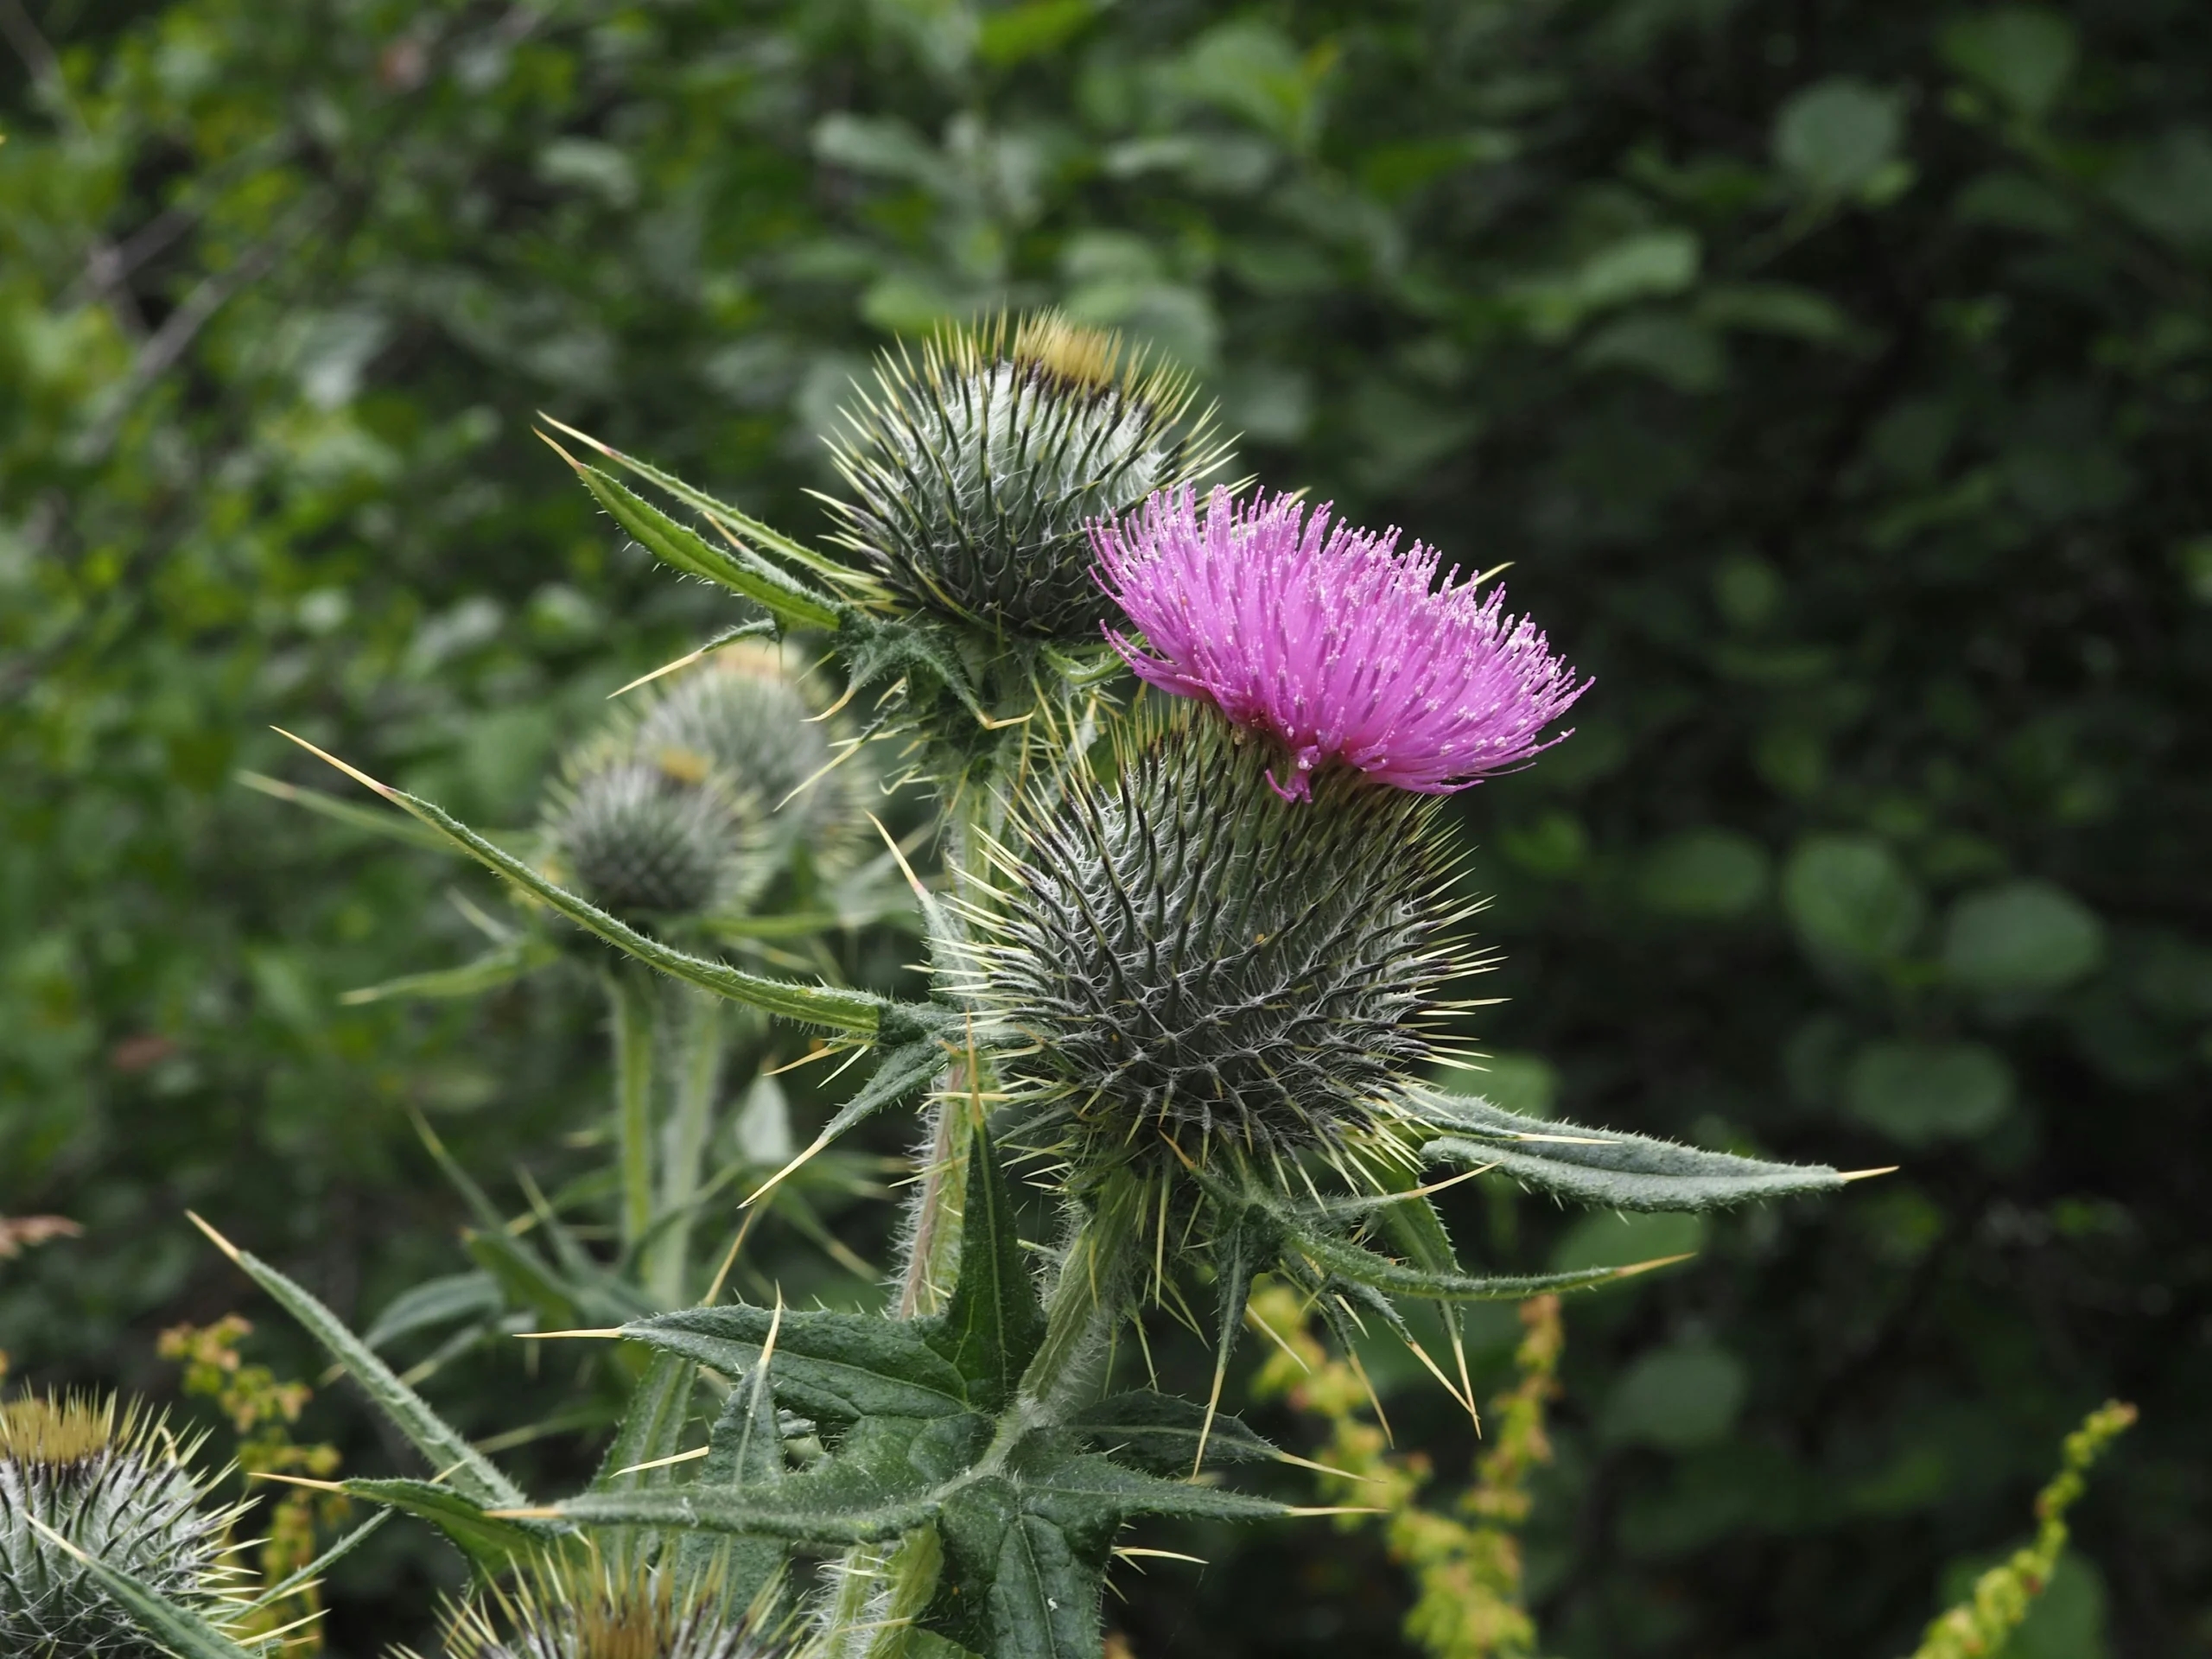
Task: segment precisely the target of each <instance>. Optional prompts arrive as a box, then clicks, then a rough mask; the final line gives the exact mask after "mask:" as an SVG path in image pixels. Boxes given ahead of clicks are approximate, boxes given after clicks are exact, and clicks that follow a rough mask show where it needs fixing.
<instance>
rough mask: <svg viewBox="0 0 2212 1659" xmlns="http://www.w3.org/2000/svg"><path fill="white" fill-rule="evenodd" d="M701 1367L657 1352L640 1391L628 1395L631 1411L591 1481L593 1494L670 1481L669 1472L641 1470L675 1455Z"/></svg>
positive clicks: (681, 1437)
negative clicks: (644, 1464) (646, 1464)
mask: <svg viewBox="0 0 2212 1659" xmlns="http://www.w3.org/2000/svg"><path fill="white" fill-rule="evenodd" d="M698 1375H699V1368H698V1367H697V1366H696V1365H695V1364H693V1363H691V1361H690V1360H688V1359H685V1358H683V1357H681V1356H679V1355H676V1354H671V1353H666V1352H662V1353H658V1354H655V1355H654V1356H653V1363H652V1364H651V1365H650V1366H648V1367H647V1368H646V1370H645V1376H642V1377H640V1378H639V1381H638V1386H637V1387H636V1388H634V1389H632V1390H631V1391H630V1408H629V1409H628V1410H627V1411H626V1412H625V1413H624V1414H623V1415H622V1427H620V1428H619V1429H617V1430H616V1431H615V1433H614V1440H613V1443H612V1444H611V1445H609V1446H607V1455H606V1456H605V1457H604V1458H602V1459H600V1465H599V1472H598V1473H597V1474H595V1475H594V1476H593V1477H592V1483H591V1484H592V1490H593V1491H616V1490H621V1489H626V1488H631V1487H639V1486H664V1485H667V1484H669V1482H670V1481H671V1480H672V1479H673V1478H674V1476H673V1474H672V1472H671V1471H670V1470H669V1469H667V1468H660V1469H646V1470H640V1469H638V1468H637V1465H639V1464H641V1463H658V1462H659V1461H660V1460H661V1459H664V1458H667V1457H671V1456H673V1455H674V1454H675V1452H676V1451H677V1446H678V1445H679V1444H680V1443H681V1441H682V1440H683V1425H684V1424H685V1423H686V1422H688V1421H690V1415H691V1389H692V1385H693V1383H696V1381H697V1379H698Z"/></svg>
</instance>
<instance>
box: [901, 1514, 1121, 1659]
mask: <svg viewBox="0 0 2212 1659" xmlns="http://www.w3.org/2000/svg"><path fill="white" fill-rule="evenodd" d="M938 1532H939V1534H940V1535H942V1537H943V1539H944V1556H945V1560H944V1568H943V1570H942V1572H941V1573H940V1574H939V1577H938V1592H937V1597H936V1599H935V1600H934V1601H933V1602H932V1603H931V1607H930V1611H929V1614H928V1617H927V1619H926V1625H927V1628H928V1629H929V1630H932V1631H934V1632H936V1633H937V1634H939V1635H942V1636H944V1637H950V1639H951V1640H953V1641H955V1642H957V1643H960V1644H961V1645H962V1646H963V1647H965V1648H969V1649H974V1650H976V1652H979V1653H984V1654H988V1655H990V1656H992V1659H1017V1656H1020V1659H1032V1656H1034V1659H1096V1656H1097V1655H1098V1654H1099V1652H1100V1651H1101V1643H1100V1639H1099V1629H1098V1599H1099V1594H1100V1592H1101V1590H1102V1589H1103V1586H1104V1583H1105V1564H1104V1561H1103V1560H1090V1559H1085V1558H1084V1556H1082V1555H1079V1554H1078V1553H1077V1551H1076V1550H1075V1549H1074V1548H1072V1547H1071V1545H1070V1543H1069V1541H1068V1540H1067V1538H1066V1536H1065V1535H1064V1534H1063V1533H1062V1532H1061V1531H1060V1529H1058V1527H1057V1526H1055V1525H1054V1524H1053V1523H1052V1522H1051V1521H1050V1520H1049V1519H1047V1518H1046V1517H1045V1516H1036V1515H1031V1514H1028V1513H1027V1512H1026V1511H1025V1510H1023V1508H1022V1506H1021V1503H1020V1497H1019V1495H1018V1494H1017V1492H1016V1491H1015V1490H1014V1486H1013V1485H1012V1484H1011V1483H1009V1482H1007V1481H1005V1480H988V1481H981V1482H978V1483H977V1484H975V1485H973V1486H970V1487H969V1488H967V1489H965V1490H964V1491H961V1492H959V1493H958V1494H957V1495H956V1496H955V1497H953V1498H952V1499H951V1500H950V1502H948V1503H946V1504H945V1506H944V1514H943V1516H941V1517H940V1518H939V1520H938Z"/></svg>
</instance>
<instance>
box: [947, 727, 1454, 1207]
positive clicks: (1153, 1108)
mask: <svg viewBox="0 0 2212 1659" xmlns="http://www.w3.org/2000/svg"><path fill="white" fill-rule="evenodd" d="M1146 723H1147V721H1146V717H1145V716H1143V715H1140V716H1139V724H1140V728H1143V727H1144V725H1145V724H1146ZM1149 725H1150V729H1149V730H1148V731H1143V730H1142V729H1141V735H1139V736H1138V737H1136V738H1135V739H1134V740H1130V741H1128V744H1127V748H1128V753H1126V754H1125V755H1124V757H1123V759H1122V763H1121V765H1120V766H1119V768H1118V770H1117V771H1116V772H1115V773H1114V775H1112V776H1110V777H1109V778H1105V779H1094V778H1092V777H1090V776H1089V775H1088V774H1087V773H1084V772H1077V775H1076V776H1075V777H1074V778H1073V779H1071V781H1070V782H1069V784H1068V785H1067V786H1066V788H1065V790H1064V791H1062V793H1061V795H1060V797H1059V798H1058V800H1057V801H1056V802H1054V803H1053V804H1051V805H1050V806H1049V807H1046V808H1045V809H1042V810H1035V811H1033V812H1031V813H1030V814H1029V815H1028V816H1029V819H1030V821H1029V823H1027V835H1026V836H1025V838H1024V842H1023V844H1022V845H1021V846H1020V849H1018V850H1011V851H1007V852H1005V853H1004V854H1003V855H1002V858H1001V865H1002V871H1003V874H1006V876H1007V878H1008V880H1007V883H1006V887H1007V891H1006V892H1005V893H1002V894H1001V895H1000V898H1001V903H1000V905H999V906H996V907H995V908H994V909H992V910H986V909H984V908H983V907H982V906H977V907H976V912H977V918H978V920H979V921H982V922H983V923H984V924H985V925H987V926H988V927H989V928H990V929H991V930H992V931H994V932H995V935H996V937H995V939H993V940H992V941H991V942H989V943H988V944H984V945H983V946H982V948H981V950H980V953H979V959H978V964H977V967H976V970H975V971H974V972H973V973H972V974H971V976H969V978H970V983H969V985H967V986H966V987H964V988H965V989H967V990H968V991H969V994H970V995H973V996H974V997H975V998H976V1001H979V1002H981V1003H982V1004H983V1005H984V1006H986V1007H989V1008H991V1009H992V1011H993V1012H994V1013H995V1014H997V1015H998V1016H999V1017H1000V1018H1001V1020H1004V1022H1005V1023H1006V1024H1007V1025H1009V1026H1011V1027H1014V1029H1016V1030H1017V1031H1019V1032H1020V1033H1023V1034H1024V1035H1026V1036H1027V1037H1028V1038H1030V1039H1033V1042H1034V1044H1035V1046H1034V1048H1033V1050H1032V1051H1030V1052H1009V1053H1008V1054H1007V1057H1006V1058H1005V1059H1004V1061H1003V1064H1004V1065H1005V1068H1006V1070H1007V1073H1008V1074H1009V1076H1010V1077H1014V1078H1015V1079H1017V1080H1019V1081H1020V1082H1021V1083H1024V1084H1027V1085H1029V1087H1030V1088H1031V1090H1033V1091H1034V1092H1035V1093H1037V1094H1039V1095H1041V1096H1042V1097H1043V1100H1044V1102H1045V1103H1046V1109H1045V1111H1044V1113H1043V1114H1042V1116H1044V1117H1045V1118H1046V1120H1048V1121H1055V1122H1059V1123H1061V1124H1063V1125H1065V1126H1066V1127H1067V1128H1068V1130H1069V1138H1070V1141H1071V1142H1072V1145H1071V1152H1072V1153H1073V1154H1074V1159H1075V1161H1076V1162H1077V1163H1078V1164H1090V1165H1103V1164H1107V1163H1110V1162H1112V1161H1114V1160H1121V1159H1124V1158H1127V1157H1129V1156H1133V1155H1157V1154H1160V1152H1161V1151H1162V1141H1163V1140H1164V1141H1169V1142H1173V1143H1175V1144H1176V1145H1177V1146H1178V1147H1182V1148H1183V1149H1184V1155H1185V1156H1187V1157H1192V1158H1200V1157H1204V1156H1205V1155H1206V1148H1207V1147H1209V1146H1210V1145H1211V1146H1225V1147H1228V1148H1229V1149H1230V1150H1232V1151H1235V1152H1238V1153H1243V1154H1259V1155H1261V1156H1263V1157H1271V1156H1274V1155H1276V1154H1299V1153H1302V1152H1305V1151H1320V1152H1322V1153H1324V1154H1334V1153H1337V1152H1338V1151H1340V1150H1341V1149H1343V1148H1344V1147H1345V1146H1346V1145H1347V1143H1348V1142H1349V1141H1357V1140H1363V1139H1365V1138H1366V1137H1363V1136H1362V1135H1360V1134H1359V1131H1361V1130H1363V1129H1368V1128H1376V1127H1380V1126H1381V1125H1382V1124H1383V1123H1384V1122H1389V1121H1395V1118H1396V1116H1397V1115H1398V1108H1397V1107H1396V1105H1395V1097H1396V1094H1397V1085H1398V1084H1399V1083H1400V1082H1401V1080H1402V1079H1403V1078H1404V1077H1406V1076H1407V1075H1408V1073H1409V1072H1411V1071H1414V1069H1415V1068H1419V1067H1421V1066H1423V1065H1425V1064H1426V1063H1427V1061H1428V1060H1429V1059H1430V1058H1431V1057H1432V1054H1433V1050H1434V1045H1435V1036H1434V1030H1433V1027H1435V1026H1436V1024H1437V1023H1438V1021H1439V1020H1440V1018H1441V1017H1442V1016H1443V1015H1444V1014H1446V1013H1447V1012H1448V1011H1449V1010H1450V1009H1451V1007H1452V1006H1453V1005H1452V1004H1449V1003H1447V1002H1446V1001H1444V1000H1443V992H1444V990H1445V988H1446V983H1447V982H1448V981H1450V980H1452V978H1454V977H1457V976H1459V975H1461V974H1463V973H1466V972H1469V971H1472V970H1474V969H1478V968H1479V967H1480V966H1481V965H1482V964H1481V963H1479V962H1478V960H1477V959H1475V958H1474V957H1471V955H1470V954H1469V952H1468V951H1467V950H1466V949H1465V947H1464V945H1463V944H1460V943H1459V940H1458V939H1457V938H1456V937H1455V936H1454V928H1455V925H1456V924H1457V923H1458V922H1459V920H1460V919H1461V918H1462V917H1463V916H1464V914H1465V910H1464V908H1463V907H1462V906H1459V905H1458V904H1457V903H1456V901H1455V900H1454V899H1452V896H1451V894H1450V893H1449V891H1448V889H1449V886H1450V877H1451V874H1452V871H1451V869H1450V868H1449V865H1448V861H1446V859H1445V858H1444V857H1442V856H1440V855H1439V854H1438V853H1437V851H1436V850H1435V845H1434V838H1433V836H1432V835H1430V834H1429V833H1427V832H1428V831H1429V830H1431V829H1433V823H1432V820H1433V817H1434V815H1435V807H1434V804H1433V803H1432V802H1430V801H1428V800H1427V799H1426V798H1423V797H1421V796H1419V795H1414V794H1408V793H1406V792H1403V791H1396V790H1389V789H1383V788H1378V787H1376V785H1372V784H1370V783H1369V782H1368V781H1367V780H1365V779H1361V778H1359V777H1357V776H1356V775H1353V774H1351V773H1348V772H1331V773H1329V774H1326V775H1325V776H1324V777H1322V778H1321V779H1319V780H1318V781H1317V782H1316V783H1315V785H1314V787H1313V800H1312V803H1311V804H1310V806H1306V807H1299V806H1295V805H1293V804H1289V803H1287V802H1286V801H1284V800H1283V799H1281V796H1280V792H1279V791H1276V790H1274V789H1273V788H1272V787H1271V786H1270V782H1269V779H1268V774H1267V767H1268V760H1269V759H1270V755H1269V753H1268V746H1267V745H1265V744H1264V743H1262V742H1261V741H1257V740H1256V739H1255V738H1254V737H1252V736H1251V735H1250V734H1247V733H1244V732H1242V731H1239V730H1237V729H1236V728H1234V727H1231V726H1230V725H1229V724H1228V723H1227V722H1226V721H1223V720H1221V719H1220V718H1219V717H1218V716H1217V715H1213V714H1211V712H1204V713H1202V712H1199V711H1195V710H1192V711H1188V712H1186V713H1184V714H1180V715H1175V716H1172V717H1170V718H1169V719H1168V720H1166V721H1158V720H1153V721H1149ZM1354 1152H1355V1155H1356V1156H1357V1155H1358V1154H1357V1148H1355V1149H1354Z"/></svg>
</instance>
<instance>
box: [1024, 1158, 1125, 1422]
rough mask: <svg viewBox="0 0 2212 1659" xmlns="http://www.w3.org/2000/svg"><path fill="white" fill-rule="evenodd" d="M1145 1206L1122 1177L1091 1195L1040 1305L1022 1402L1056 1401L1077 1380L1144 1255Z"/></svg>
mask: <svg viewBox="0 0 2212 1659" xmlns="http://www.w3.org/2000/svg"><path fill="white" fill-rule="evenodd" d="M1144 1211H1145V1203H1144V1189H1143V1187H1142V1186H1141V1185H1140V1184H1139V1183H1137V1182H1136V1181H1134V1180H1131V1179H1128V1178H1126V1177H1118V1178H1116V1179H1111V1180H1109V1181H1108V1182H1107V1183H1106V1184H1105V1185H1103V1186H1102V1187H1101V1188H1100V1189H1099V1191H1098V1192H1097V1194H1096V1197H1095V1198H1093V1199H1092V1200H1091V1201H1090V1211H1089V1213H1088V1214H1086V1215H1085V1216H1084V1219H1083V1221H1082V1223H1081V1224H1080V1225H1079V1226H1077V1229H1076V1232H1075V1236H1074V1237H1073V1238H1071V1239H1070V1240H1069V1241H1068V1248H1067V1254H1066V1255H1065V1258H1064V1259H1063V1260H1062V1262H1061V1263H1060V1274H1059V1277H1058V1280H1056V1281H1054V1282H1053V1286H1052V1295H1051V1297H1050V1298H1049V1299H1048V1300H1047V1301H1046V1309H1045V1340H1044V1341H1043V1343H1041V1344H1039V1347H1038V1350H1037V1353H1036V1357H1034V1358H1033V1359H1032V1360H1031V1361H1030V1362H1029V1369H1028V1370H1027V1372H1026V1373H1024V1374H1023V1376H1022V1379H1021V1398H1022V1401H1023V1402H1024V1406H1025V1408H1043V1407H1049V1406H1052V1405H1055V1404H1057V1403H1059V1402H1060V1401H1061V1400H1062V1398H1063V1396H1065V1395H1066V1394H1067V1393H1068V1392H1069V1391H1070V1390H1071V1389H1073V1388H1074V1387H1075V1386H1076V1385H1077V1383H1079V1382H1080V1381H1081V1380H1082V1378H1083V1376H1084V1370H1085V1368H1086V1367H1087V1366H1088V1364H1089V1363H1090V1359H1091V1357H1092V1356H1094V1355H1095V1354H1096V1352H1097V1351H1098V1349H1099V1345H1100V1344H1101V1342H1102V1341H1103V1338H1104V1336H1105V1333H1106V1331H1107V1328H1108V1327H1109V1325H1112V1323H1113V1321H1114V1319H1115V1317H1116V1314H1118V1313H1120V1312H1121V1309H1122V1300H1123V1297H1124V1294H1125V1293H1126V1292H1127V1289H1128V1282H1129V1280H1130V1277H1131V1275H1132V1274H1134V1273H1135V1269H1136V1266H1137V1263H1138V1262H1139V1261H1140V1260H1141V1257H1142V1255H1143V1232H1144Z"/></svg>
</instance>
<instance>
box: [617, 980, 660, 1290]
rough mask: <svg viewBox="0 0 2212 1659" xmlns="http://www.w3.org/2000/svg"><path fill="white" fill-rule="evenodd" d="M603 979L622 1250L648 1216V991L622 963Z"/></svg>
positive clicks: (650, 1074) (650, 1039)
mask: <svg viewBox="0 0 2212 1659" xmlns="http://www.w3.org/2000/svg"><path fill="white" fill-rule="evenodd" d="M606 982H607V1012H608V1014H609V1017H610V1019H611V1020H612V1022H613V1027H614V1145H615V1150H616V1155H617V1158H618V1160H619V1168H620V1174H621V1188H620V1190H621V1195H622V1210H621V1223H622V1232H621V1237H622V1244H623V1248H624V1249H630V1248H631V1247H632V1246H634V1245H635V1244H636V1243H637V1242H638V1241H639V1239H641V1238H643V1237H644V1236H645V1230H646V1229H647V1228H649V1227H651V1226H652V1219H653V1161H652V1160H653V1147H652V1132H653V995H652V986H651V985H649V984H648V983H647V982H646V981H645V975H644V974H643V973H641V972H639V971H638V970H637V969H632V967H631V966H630V965H629V964H628V963H620V964H618V965H616V966H615V967H613V968H610V969H607V974H606Z"/></svg>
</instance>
